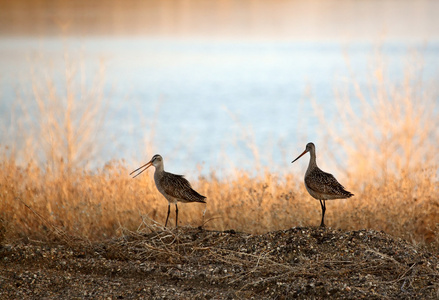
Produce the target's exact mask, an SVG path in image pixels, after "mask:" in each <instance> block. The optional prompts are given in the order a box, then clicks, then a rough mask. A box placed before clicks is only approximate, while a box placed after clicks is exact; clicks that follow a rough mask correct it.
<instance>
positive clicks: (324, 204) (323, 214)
mask: <svg viewBox="0 0 439 300" xmlns="http://www.w3.org/2000/svg"><path fill="white" fill-rule="evenodd" d="M319 201H320V206H321V207H322V222H321V223H320V227H325V212H326V203H325V200H319ZM322 201H323V202H322Z"/></svg>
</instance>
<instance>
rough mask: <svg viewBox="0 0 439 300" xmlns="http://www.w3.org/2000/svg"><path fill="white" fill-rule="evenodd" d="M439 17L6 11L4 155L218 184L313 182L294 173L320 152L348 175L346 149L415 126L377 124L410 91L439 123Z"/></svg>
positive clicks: (325, 7)
mask: <svg viewBox="0 0 439 300" xmlns="http://www.w3.org/2000/svg"><path fill="white" fill-rule="evenodd" d="M437 12H439V2H438V1H434V0H421V1H408V0H404V1H397V0H385V1H375V0H368V1H350V0H324V1H323V0H317V1H295V0H291V1H288V0H280V1H259V0H210V1H201V0H175V1H158V0H157V1H155V0H149V1H140V0H128V1H116V0H112V1H82V0H80V1H55V0H39V1H24V0H14V1H0V120H1V121H0V126H1V127H0V146H1V147H2V151H4V152H5V154H6V155H7V156H11V155H12V156H14V157H15V159H16V160H17V161H19V162H20V161H21V162H22V163H24V164H25V163H26V162H28V161H30V160H31V161H36V162H38V163H41V164H43V165H49V166H52V167H53V168H56V165H58V164H60V162H63V164H66V165H67V167H68V168H75V167H80V168H90V169H93V168H96V167H100V166H102V165H104V164H105V163H107V162H108V161H110V160H121V159H124V160H126V162H127V164H128V165H129V166H131V167H132V168H133V169H134V168H136V167H137V166H138V164H139V163H144V162H146V161H148V160H149V159H150V158H151V157H152V155H154V154H155V153H160V154H161V155H162V156H163V157H164V158H165V164H166V166H165V168H166V169H167V170H168V171H170V172H174V173H185V172H188V171H192V172H196V173H197V174H204V175H206V174H209V173H210V172H212V170H215V173H216V174H217V175H218V176H220V177H221V176H225V175H227V174H228V170H234V169H242V170H245V171H248V172H250V173H251V172H254V171H255V172H257V171H261V170H264V169H269V170H270V171H272V172H284V173H287V172H298V173H299V174H303V172H304V165H305V164H306V163H307V162H306V161H307V159H302V161H304V162H302V163H301V164H303V166H302V165H299V166H297V167H295V168H294V167H293V166H292V165H291V164H290V162H291V161H292V160H293V159H294V158H295V157H297V156H298V155H299V154H300V153H301V152H302V151H303V150H304V148H305V145H306V143H307V142H309V141H313V142H315V143H316V145H317V152H318V156H319V157H322V158H321V159H322V160H323V159H325V163H324V164H323V169H326V168H329V167H332V168H337V167H340V168H341V169H343V168H346V161H347V160H346V159H345V155H347V154H346V151H352V149H353V148H355V147H356V148H358V146H359V145H362V144H364V142H365V141H371V140H372V139H371V135H372V136H373V135H374V133H373V132H374V131H380V138H379V139H377V140H374V142H377V143H378V144H379V143H380V142H382V141H383V138H384V139H386V138H388V136H389V132H390V131H389V132H387V130H390V129H391V128H392V127H391V126H390V125H392V122H393V124H396V126H397V127H398V126H399V127H398V128H400V129H401V126H400V125H401V124H407V120H404V118H406V117H408V118H409V119H410V118H411V115H410V114H408V115H407V114H401V115H398V116H396V117H395V118H399V117H402V119H401V120H395V119H390V118H391V116H390V115H389V114H387V115H382V116H379V117H377V116H375V117H377V118H376V119H373V118H370V116H371V115H370V113H372V112H374V111H375V112H376V111H377V110H380V111H382V107H381V108H380V106H377V105H378V104H377V103H379V105H386V103H387V107H389V106H390V111H391V110H392V108H394V107H395V105H396V104H397V103H401V105H402V106H403V107H407V105H408V104H407V103H406V102H401V101H403V100H406V99H407V97H406V96H407V95H414V97H409V98H410V99H409V102H408V103H412V104H413V105H414V106H416V103H418V102H416V101H421V100H419V99H418V98H422V99H427V100H426V102H425V101H424V102H422V103H423V104H422V105H423V111H425V110H427V111H430V112H431V111H432V112H433V113H436V114H435V115H433V116H432V118H433V119H432V120H434V118H435V116H437V113H438V106H437V104H438V98H437V89H436V88H435V87H437V86H438V85H437V78H438V76H437V75H438V67H439V55H438V54H439V19H438V18H437ZM408 74H409V75H408ZM413 74H414V75H413ZM420 79H421V80H420ZM407 84H408V85H409V86H410V87H414V88H413V89H412V88H410V91H408V92H407V93H408V94H405V95H406V96H401V97H393V96H392V95H394V94H392V93H394V92H395V91H398V90H400V87H402V86H407ZM382 86H384V88H382V89H381V90H380V87H382ZM414 90H415V91H414ZM382 92H384V93H385V94H386V95H387V96H388V97H380V96H379V95H383V94H382ZM426 95H427V96H426ZM375 100H377V101H378V102H374V101H375ZM383 101H384V102H383ZM386 101H387V102H386ZM395 101H396V102H395ZM365 106H367V107H368V111H367V112H368V113H369V115H367V114H364V113H365ZM344 112H346V113H347V114H348V115H345V116H344V118H342V116H343V113H344ZM416 116H417V115H416ZM356 117H357V119H356V120H355V118H356ZM387 118H389V120H388V122H387V125H386V126H387V127H384V128H387V129H385V130H384V132H383V130H382V128H381V127H379V126H380V125H379V124H378V125H377V126H376V127H374V126H375V125H376V123H374V122H376V121H377V120H384V119H387ZM421 118H424V116H423V115H422V114H421ZM351 121H352V123H351ZM400 121H401V122H400ZM432 122H433V123H432V124H430V123H429V124H430V125H431V126H432V128H431V130H430V131H429V133H428V135H429V136H428V137H426V140H427V142H428V143H429V145H433V149H434V148H436V150H437V144H436V143H437V140H436V138H437V131H436V129H434V126H436V125H437V122H436V121H432ZM389 124H390V125H389ZM351 126H352V128H354V130H351V131H349V130H347V129H349V127H351ZM355 126H356V127H355ZM363 126H372V129H371V130H370V131H368V134H369V135H364V136H363V137H364V138H363V139H355V138H354V137H355V136H356V135H360V134H364V132H361V131H362V129H363V128H364V127H363ZM436 128H437V127H436ZM418 129H419V128H418ZM402 130H405V129H403V128H402ZM370 134H371V135H370ZM402 135H404V131H403V132H402ZM409 139H410V138H409ZM414 139H415V138H413V137H412V140H414ZM351 140H352V141H353V140H355V142H354V143H357V144H352V143H349V141H351ZM340 145H343V146H344V147H343V149H344V150H345V152H343V151H340V152H336V151H335V150H336V149H337V148H338V149H340V148H339V146H340ZM413 145H414V146H413V147H414V148H417V147H416V145H418V144H413ZM374 147H375V148H374ZM376 147H377V146H376V144H373V145H371V148H373V149H377V148H376ZM422 147H423V146H421V148H422ZM395 149H396V150H389V151H399V150H398V149H399V148H395ZM410 149H411V148H410ZM357 150H358V149H357ZM320 153H321V155H320ZM331 153H332V154H331ZM365 153H367V151H363V152H361V155H363V156H364V155H365ZM348 154H349V153H348ZM412 154H414V153H413V152H410V153H409V154H407V155H412ZM418 154H419V155H421V156H422V155H424V154H425V153H418ZM435 155H436V154H435ZM355 157H356V156H355V155H350V158H351V161H352V159H355ZM356 158H358V156H357V157H356ZM432 158H433V159H436V158H437V155H436V156H433V157H432ZM326 161H328V162H327V163H326ZM407 163H409V162H407ZM299 164H300V163H299ZM396 165H397V164H396ZM301 176H302V175H301Z"/></svg>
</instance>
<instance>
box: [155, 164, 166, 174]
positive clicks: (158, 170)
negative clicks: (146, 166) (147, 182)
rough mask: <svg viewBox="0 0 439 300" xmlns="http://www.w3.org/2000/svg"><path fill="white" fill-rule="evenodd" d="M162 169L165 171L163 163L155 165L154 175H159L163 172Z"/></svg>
mask: <svg viewBox="0 0 439 300" xmlns="http://www.w3.org/2000/svg"><path fill="white" fill-rule="evenodd" d="M164 171H165V168H164V166H163V164H160V165H158V166H156V167H155V172H154V173H155V174H156V175H160V174H163V172H164Z"/></svg>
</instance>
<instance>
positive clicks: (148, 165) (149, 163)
mask: <svg viewBox="0 0 439 300" xmlns="http://www.w3.org/2000/svg"><path fill="white" fill-rule="evenodd" d="M151 166H152V161H150V162H148V163H147V164H144V165H143V166H141V167H140V168H137V169H135V170H134V171H132V172H131V173H130V175H131V174H133V173H135V172H137V171H139V170H140V169H142V168H145V167H146V168H145V169H143V170H142V171H140V172H139V173H137V175H135V176H133V178H136V177H137V176H139V175H140V174H142V173H143V171H145V170H146V169H148V168H149V167H151Z"/></svg>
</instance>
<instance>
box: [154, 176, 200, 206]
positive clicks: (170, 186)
mask: <svg viewBox="0 0 439 300" xmlns="http://www.w3.org/2000/svg"><path fill="white" fill-rule="evenodd" d="M159 183H160V186H161V188H162V189H163V191H164V192H165V193H166V194H168V195H169V196H171V197H174V198H177V199H178V200H179V201H180V202H201V203H206V201H205V200H204V199H206V197H205V196H203V195H200V194H199V193H198V192H196V191H195V190H193V189H192V187H191V184H190V183H189V181H187V179H186V178H184V177H183V175H176V174H172V173H168V172H163V175H162V177H161V178H160V179H159Z"/></svg>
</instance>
